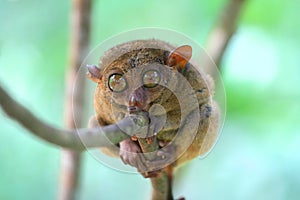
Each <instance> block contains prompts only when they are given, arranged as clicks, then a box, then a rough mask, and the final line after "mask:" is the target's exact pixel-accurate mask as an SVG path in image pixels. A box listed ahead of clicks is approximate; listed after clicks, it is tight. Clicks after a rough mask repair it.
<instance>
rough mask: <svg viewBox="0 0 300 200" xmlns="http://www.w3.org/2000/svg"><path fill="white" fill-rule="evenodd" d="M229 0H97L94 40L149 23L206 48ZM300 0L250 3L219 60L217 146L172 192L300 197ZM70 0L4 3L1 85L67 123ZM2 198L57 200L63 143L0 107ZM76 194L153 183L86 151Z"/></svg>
mask: <svg viewBox="0 0 300 200" xmlns="http://www.w3.org/2000/svg"><path fill="white" fill-rule="evenodd" d="M225 2H226V1H225V0H211V1H199V0H190V1H184V0H179V1H164V0H162V1H159V0H153V1H139V0H130V1H114V0H101V1H96V0H95V1H94V5H93V14H92V44H91V47H95V46H96V45H97V44H98V43H100V42H101V41H103V40H105V39H106V38H108V37H110V36H112V35H114V34H117V33H119V32H121V31H126V30H129V29H133V28H137V27H145V26H156V27H162V28H170V29H174V30H177V31H179V32H182V33H184V34H186V35H188V36H189V37H191V38H193V39H194V40H195V41H197V42H198V43H199V44H204V43H205V40H206V38H207V35H208V33H209V31H210V30H211V27H212V26H213V24H214V21H215V19H216V17H217V16H218V14H219V13H220V10H221V9H222V7H223V5H224V3H225ZM299 7H300V1H298V0H293V1H284V0H281V1H279V0H249V1H248V3H247V4H246V7H245V10H244V12H243V14H242V17H241V23H240V27H239V29H238V31H237V34H236V35H235V36H234V38H233V40H232V42H231V43H230V45H229V48H228V51H227V52H226V54H225V57H224V59H223V62H222V68H223V79H224V82H225V87H226V92H227V117H226V122H225V125H224V130H223V133H222V135H221V137H220V139H219V142H218V143H217V145H216V147H215V149H214V151H213V152H212V153H211V154H210V155H209V156H208V157H207V158H205V159H203V160H200V159H195V160H194V161H192V162H191V163H189V164H187V165H185V166H184V167H182V168H180V169H179V170H178V173H177V175H176V177H175V186H174V194H175V197H179V196H185V197H186V198H187V199H203V200H212V199H233V200H234V199H236V200H240V199H243V200H252V199H259V200H260V199H261V200H266V199H268V200H269V199H270V200H271V199H272V200H286V199H288V200H293V199H294V200H296V199H299V197H300V190H299V187H300V156H299V147H300V131H299V130H300V125H299V124H300V103H299V100H300V86H299V85H300V78H299V76H300V45H299V44H300V20H299V18H300V14H299ZM69 14H70V1H38V0H1V1H0V82H1V84H2V85H3V86H5V88H6V89H7V90H8V91H9V92H10V93H11V94H12V95H13V96H14V97H15V98H16V99H17V100H18V101H19V102H21V103H22V104H23V105H26V106H27V107H28V108H30V109H31V110H32V111H33V112H34V113H36V114H37V115H38V116H39V117H40V118H41V119H43V120H46V121H47V122H49V123H51V124H53V125H56V126H59V127H61V126H62V110H63V98H64V77H65V66H66V58H67V50H68V37H69ZM0 112H1V114H0V141H1V144H0V199H1V200H2V199H3V200H21V199H45V200H47V199H49V200H50V199H54V198H55V196H56V192H57V182H58V176H59V164H60V149H59V148H57V147H56V146H53V145H50V144H48V143H46V142H44V141H41V140H39V139H37V138H36V137H34V136H31V135H30V134H29V133H28V132H27V131H26V130H24V129H23V128H22V127H20V126H19V125H18V124H17V123H16V122H14V121H12V120H10V119H8V118H6V117H5V115H4V114H3V112H2V111H0ZM81 179H82V181H81V190H80V199H120V198H122V199H136V200H138V199H146V198H147V196H148V195H149V193H150V183H149V181H148V180H146V179H143V178H142V177H141V176H140V175H132V174H126V173H121V172H118V171H115V170H113V169H110V168H108V167H106V166H104V165H101V164H99V163H98V162H97V161H96V160H94V159H93V158H92V157H91V156H90V155H89V154H88V153H85V154H84V164H83V170H82V175H81Z"/></svg>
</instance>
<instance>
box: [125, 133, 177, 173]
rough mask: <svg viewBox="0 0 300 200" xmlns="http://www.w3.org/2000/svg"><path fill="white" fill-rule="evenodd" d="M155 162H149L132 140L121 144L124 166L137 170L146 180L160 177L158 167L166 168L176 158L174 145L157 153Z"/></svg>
mask: <svg viewBox="0 0 300 200" xmlns="http://www.w3.org/2000/svg"><path fill="white" fill-rule="evenodd" d="M155 155H156V156H155V158H154V159H153V160H147V159H146V158H145V157H144V154H143V153H142V150H141V148H140V147H139V145H138V144H137V143H136V142H134V141H132V140H131V138H129V139H126V140H124V141H122V142H120V158H121V160H122V161H123V163H124V164H128V165H130V166H132V167H135V168H137V170H138V171H139V172H140V173H141V174H142V175H143V176H144V177H145V178H153V177H156V176H158V175H159V173H160V171H161V170H160V169H157V166H165V165H168V164H169V163H170V161H172V159H173V158H174V147H173V146H172V145H170V146H168V147H166V148H162V149H160V150H158V151H156V152H155Z"/></svg>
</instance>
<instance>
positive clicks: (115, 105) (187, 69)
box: [90, 40, 219, 198]
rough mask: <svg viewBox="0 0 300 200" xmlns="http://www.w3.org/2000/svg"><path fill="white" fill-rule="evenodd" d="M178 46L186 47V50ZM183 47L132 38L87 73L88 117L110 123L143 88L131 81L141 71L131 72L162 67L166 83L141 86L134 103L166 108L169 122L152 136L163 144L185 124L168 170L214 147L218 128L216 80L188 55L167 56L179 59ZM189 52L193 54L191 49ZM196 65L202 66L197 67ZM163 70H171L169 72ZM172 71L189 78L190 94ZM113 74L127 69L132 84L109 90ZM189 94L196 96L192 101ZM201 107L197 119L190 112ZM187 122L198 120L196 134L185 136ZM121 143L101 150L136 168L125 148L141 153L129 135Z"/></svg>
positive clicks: (137, 78) (105, 55)
mask: <svg viewBox="0 0 300 200" xmlns="http://www.w3.org/2000/svg"><path fill="white" fill-rule="evenodd" d="M182 49H183V50H184V48H182ZM187 49H188V48H187ZM174 50H175V51H174ZM183 50H176V47H174V46H172V45H170V44H168V43H165V42H163V41H160V40H138V41H131V42H128V43H124V44H121V45H118V46H115V47H113V48H112V49H110V50H108V51H107V52H106V53H105V54H104V56H103V57H102V59H101V61H100V63H99V68H100V69H99V70H98V71H97V70H96V72H95V71H90V78H91V79H92V80H94V81H95V82H97V83H98V86H97V88H96V91H95V96H94V107H95V110H96V116H95V117H94V118H93V119H92V120H91V124H92V125H91V126H96V125H98V124H99V125H101V126H104V125H109V124H114V123H116V122H117V121H119V120H120V119H122V118H123V117H124V116H125V115H126V114H128V106H129V104H130V103H129V97H130V95H131V93H134V92H135V89H136V88H134V87H140V88H142V86H140V85H137V84H136V83H135V82H139V77H138V76H139V72H137V73H135V70H136V69H139V70H138V71H143V70H144V69H143V68H147V67H148V68H149V66H150V68H155V65H160V66H164V67H165V69H166V71H164V68H160V69H159V70H158V71H159V72H160V73H161V74H162V77H161V79H162V80H161V81H164V84H166V85H167V87H163V86H160V85H158V86H157V87H156V88H153V89H140V90H139V91H141V92H142V94H138V95H141V96H142V97H141V98H140V101H141V102H136V105H138V106H139V107H140V108H141V109H142V110H145V111H148V110H149V108H150V107H151V106H152V105H154V104H160V105H161V106H162V107H163V108H164V110H165V112H166V115H167V121H166V123H165V125H164V127H163V128H162V130H160V131H159V132H158V133H157V135H156V137H157V140H158V141H159V144H160V147H161V148H163V147H164V146H165V145H166V144H169V143H170V142H172V140H173V139H174V136H175V135H176V134H177V132H178V129H179V127H180V126H182V127H183V128H182V130H183V132H184V133H183V134H185V133H187V134H185V135H188V137H186V138H187V139H185V138H181V139H180V140H181V141H180V142H177V143H176V142H174V144H173V146H174V147H175V148H173V149H172V152H168V153H169V154H172V155H174V156H175V157H176V158H178V159H176V161H174V162H173V163H172V164H171V165H169V168H170V166H171V168H173V167H176V166H178V165H180V164H182V163H184V162H186V161H188V160H191V159H193V158H195V157H197V156H201V155H204V154H206V153H207V152H208V151H209V150H210V149H211V148H212V146H213V145H214V143H215V141H216V138H217V133H218V128H219V109H218V106H217V104H216V103H215V102H214V101H213V100H212V96H213V93H214V83H213V81H212V79H211V78H210V76H208V75H207V74H205V73H203V72H201V69H200V72H199V70H196V68H195V66H193V65H192V64H191V63H190V62H188V60H189V58H186V56H184V55H183V56H182V58H183V59H181V58H180V59H179V60H176V59H175V60H170V55H171V54H172V53H173V55H175V58H178V56H179V57H180V56H181V53H182V54H184V52H182V51H183ZM180 51H181V52H180ZM174 52H175V54H174ZM188 53H190V54H191V52H188ZM176 56H177V57H176ZM190 56H191V55H190ZM187 57H189V56H187ZM196 67H200V68H201V66H196ZM167 69H168V70H170V69H171V70H173V71H171V73H169V71H168V70H167ZM175 70H176V72H177V73H178V72H179V74H180V75H182V76H183V77H184V78H185V80H187V83H189V85H190V86H191V87H192V89H193V94H191V92H190V90H188V89H186V88H185V87H186V84H182V83H181V81H180V79H177V78H176V77H177V75H176V73H173V72H175ZM115 72H118V73H121V74H126V73H128V72H129V73H128V74H126V76H127V77H126V78H127V81H128V85H135V86H132V88H129V89H128V90H125V91H124V92H123V93H122V94H116V93H114V92H112V91H111V90H110V89H109V88H108V85H107V83H108V78H109V76H110V75H111V74H112V73H115ZM176 94H180V95H181V96H182V97H184V98H178V95H176ZM191 95H194V97H196V100H197V101H196V102H195V101H194V100H193V98H192V97H191ZM180 101H181V102H180ZM191 102H192V103H191ZM180 106H181V107H180ZM199 111H200V121H197V119H195V118H193V117H191V116H193V113H196V112H198V113H199ZM158 115H159V113H158ZM195 116H196V115H195ZM185 120H188V122H189V124H195V123H198V124H197V125H198V129H197V132H196V134H195V137H194V138H193V137H192V136H190V137H191V138H189V131H190V127H188V126H187V127H185V125H184V124H183V125H182V124H180V123H185V122H186V121H185ZM182 145H183V146H187V147H188V148H187V149H186V150H185V149H183V150H185V151H184V152H183V150H182V149H180V148H179V146H182ZM119 146H120V147H121V151H120V148H119ZM119 146H116V147H111V148H109V149H102V151H103V152H104V153H106V154H108V155H111V156H121V158H122V160H123V161H124V160H125V161H124V162H125V163H126V164H130V165H133V166H135V167H137V168H138V167H139V166H138V164H135V162H136V161H135V160H134V159H138V158H131V157H130V155H127V154H126V152H125V153H124V152H123V151H132V152H142V151H141V150H140V148H139V145H138V144H137V143H136V142H134V141H132V140H131V138H129V139H127V141H123V144H122V142H121V143H120V145H119ZM122 148H123V149H122ZM177 149H178V150H177ZM179 149H180V150H179ZM178 151H179V152H178ZM122 152H123V153H122ZM150 165H151V164H150ZM170 198H171V197H170Z"/></svg>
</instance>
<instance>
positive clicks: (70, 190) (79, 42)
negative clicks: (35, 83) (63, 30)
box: [57, 0, 91, 200]
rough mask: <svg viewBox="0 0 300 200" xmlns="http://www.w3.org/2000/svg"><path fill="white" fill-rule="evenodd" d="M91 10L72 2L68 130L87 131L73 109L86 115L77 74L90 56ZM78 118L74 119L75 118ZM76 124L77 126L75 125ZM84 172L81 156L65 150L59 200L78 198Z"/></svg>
mask: <svg viewBox="0 0 300 200" xmlns="http://www.w3.org/2000/svg"><path fill="white" fill-rule="evenodd" d="M90 10H91V0H72V8H71V27H70V44H69V58H68V59H69V61H68V67H67V71H66V89H65V94H66V96H65V106H64V108H65V111H64V125H65V127H66V128H68V129H76V126H77V128H78V127H83V126H84V125H83V119H82V115H76V114H75V113H74V112H73V108H74V107H76V109H77V110H78V112H77V113H84V98H83V95H82V94H83V93H84V87H85V86H84V80H78V81H81V83H79V84H77V85H78V87H80V88H76V90H73V87H74V83H75V79H76V73H77V72H78V70H79V68H80V65H81V63H82V61H83V59H84V57H85V56H86V54H87V49H88V45H89V37H90ZM73 117H74V118H73ZM74 120H76V126H75V121H74ZM80 168H81V153H80V152H76V151H72V150H69V149H63V150H62V156H61V171H60V180H59V188H58V197H57V199H59V200H73V199H77V198H76V197H77V196H78V183H79V177H80Z"/></svg>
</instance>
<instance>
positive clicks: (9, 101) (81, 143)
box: [0, 85, 149, 151]
mask: <svg viewBox="0 0 300 200" xmlns="http://www.w3.org/2000/svg"><path fill="white" fill-rule="evenodd" d="M0 106H1V107H2V109H3V111H4V112H5V113H6V114H7V115H8V116H9V117H10V118H12V119H14V120H16V121H17V122H18V123H20V124H21V125H22V126H23V127H24V128H26V129H27V130H29V131H30V132H31V133H32V134H33V135H35V136H37V137H39V138H41V139H43V140H45V141H47V142H50V143H52V144H55V145H58V146H60V147H66V148H69V149H72V150H76V151H83V150H85V149H86V148H96V147H103V146H108V145H111V144H117V143H119V142H120V141H122V140H124V139H126V138H128V137H129V136H128V135H127V134H126V133H130V132H138V131H137V130H138V129H140V127H142V126H145V125H147V124H148V121H149V119H148V117H147V115H146V114H145V113H139V114H137V115H130V116H127V117H125V118H124V119H122V120H121V121H119V122H118V123H117V124H113V125H109V126H105V127H97V128H92V129H85V128H83V129H78V130H76V129H74V130H64V129H59V128H55V127H53V126H51V125H49V124H47V123H45V122H43V121H42V120H40V119H39V118H38V117H36V116H35V115H34V114H33V113H31V112H30V111H29V110H28V109H27V108H25V107H24V106H22V105H21V104H19V103H18V102H16V101H15V100H14V99H13V98H12V97H11V96H9V94H8V93H7V92H6V91H5V90H4V89H3V88H2V86H1V85H0ZM137 121H138V123H136V122H137ZM120 127H121V129H120ZM125 132H126V133H125Z"/></svg>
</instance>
